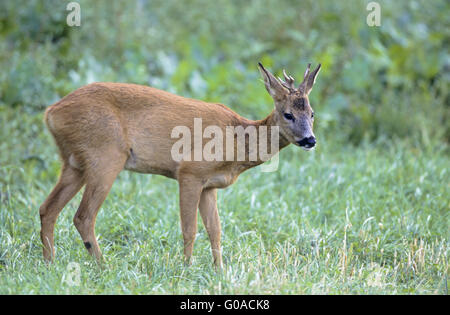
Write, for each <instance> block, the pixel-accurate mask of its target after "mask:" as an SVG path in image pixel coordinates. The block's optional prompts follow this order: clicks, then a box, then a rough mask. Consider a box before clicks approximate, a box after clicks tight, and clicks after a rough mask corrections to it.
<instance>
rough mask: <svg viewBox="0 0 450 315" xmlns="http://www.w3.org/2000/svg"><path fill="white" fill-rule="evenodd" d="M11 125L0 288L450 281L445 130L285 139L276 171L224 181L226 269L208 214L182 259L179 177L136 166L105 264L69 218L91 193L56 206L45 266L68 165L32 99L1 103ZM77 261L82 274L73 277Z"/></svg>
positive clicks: (266, 288) (422, 288)
mask: <svg viewBox="0 0 450 315" xmlns="http://www.w3.org/2000/svg"><path fill="white" fill-rule="evenodd" d="M317 123H320V120H318V122H317ZM0 134H1V139H0V152H1V154H0V294H11V293H13V294H16V293H19V294H31V293H34V294H36V293H40V294H54V293H58V294H65V293H86V294H92V293H102V294H109V293H133V294H136V293H137V294H155V293H157V294H160V293H168V294H172V293H180V294H190V293H193V294H247V293H250V294H321V293H328V294H353V293H357V294H448V289H447V285H448V284H447V283H448V255H449V216H448V215H449V208H450V204H449V196H450V186H449V180H448V179H449V166H450V163H449V155H448V148H447V146H446V145H445V144H443V145H442V144H441V145H438V144H435V145H430V146H428V147H424V148H420V149H418V148H417V146H415V145H412V144H411V143H409V142H406V141H400V140H399V141H395V140H394V141H382V140H379V141H378V142H374V143H363V144H361V145H359V146H358V147H353V146H351V145H346V144H344V143H340V142H339V141H335V140H334V139H335V137H333V138H328V137H327V135H326V134H319V135H318V141H319V145H318V148H317V150H315V151H313V152H304V151H303V150H300V149H298V148H295V147H288V148H287V149H285V150H283V151H282V153H281V156H280V168H279V170H278V171H277V172H274V173H262V172H260V170H259V168H256V169H253V170H250V171H248V172H246V173H243V174H242V175H241V176H240V178H239V179H238V181H237V182H236V183H235V184H234V185H232V186H230V187H229V188H227V189H225V190H221V191H220V192H219V212H220V216H221V221H222V228H223V236H222V237H223V255H224V264H225V266H224V269H223V271H222V272H221V273H217V272H216V271H215V270H214V268H213V265H212V258H211V253H210V247H209V241H208V237H207V234H206V232H205V229H204V228H203V225H202V224H201V222H199V232H198V235H197V241H196V244H195V248H194V261H193V264H192V266H190V267H185V266H184V265H183V256H182V237H181V231H180V224H179V213H178V196H177V193H178V188H177V184H176V182H175V181H173V180H169V179H166V178H164V177H161V176H154V175H140V174H133V173H128V172H123V173H121V174H120V176H119V178H118V179H117V180H116V182H115V184H114V186H113V189H112V191H111V193H110V194H109V196H108V198H107V200H106V201H105V203H104V204H103V206H102V209H101V211H100V213H99V215H98V218H97V225H96V233H97V237H98V240H99V244H100V247H101V248H102V250H103V254H104V256H105V259H106V263H105V264H104V266H103V268H100V267H98V266H97V265H96V263H95V262H94V261H93V260H92V259H91V258H90V257H89V256H88V254H87V251H86V250H85V248H84V246H83V244H82V242H81V238H80V237H79V235H78V232H77V231H76V229H75V227H74V226H73V224H72V217H73V215H74V213H75V211H76V208H77V206H78V204H79V202H80V195H77V197H76V198H74V200H72V201H71V202H70V203H69V204H68V205H67V206H66V208H65V209H64V211H63V212H62V213H61V216H60V217H59V219H58V222H57V226H56V231H55V241H56V259H55V262H54V263H53V264H52V265H50V266H47V265H46V264H45V263H44V262H43V260H42V257H41V243H40V239H39V229H40V222H39V214H38V209H39V206H40V204H41V203H42V202H43V200H44V199H45V198H46V196H47V194H48V193H49V192H50V190H51V189H52V187H53V185H54V184H55V182H56V179H57V176H58V173H59V162H58V157H57V153H56V147H55V146H54V144H53V141H52V139H51V137H50V135H49V133H48V132H47V131H45V130H44V126H43V123H42V115H41V114H34V113H29V112H27V111H25V109H19V108H16V109H12V108H6V107H5V108H3V109H2V108H0ZM71 262H75V263H78V264H79V267H80V271H81V281H80V284H79V285H78V286H70V285H69V284H68V283H67V281H66V280H67V279H68V277H69V275H70V270H69V269H68V266H69V264H70V263H71Z"/></svg>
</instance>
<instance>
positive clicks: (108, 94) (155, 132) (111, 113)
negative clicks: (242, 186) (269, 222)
mask: <svg viewBox="0 0 450 315" xmlns="http://www.w3.org/2000/svg"><path fill="white" fill-rule="evenodd" d="M259 70H260V72H261V75H262V76H263V78H264V83H265V86H266V89H267V91H268V92H269V94H270V95H271V96H272V98H273V100H274V104H275V109H274V110H273V111H272V113H271V114H270V115H269V116H267V117H266V118H264V119H262V120H257V121H252V120H248V119H245V118H243V117H241V116H239V115H238V114H236V113H235V112H233V111H232V110H230V109H229V108H227V107H226V106H224V105H221V104H212V103H206V102H202V101H199V100H194V99H189V98H184V97H181V96H177V95H174V94H171V93H168V92H165V91H161V90H158V89H155V88H151V87H147V86H141V85H135V84H122V83H92V84H89V85H87V86H84V87H81V88H79V89H78V90H76V91H74V92H72V93H70V94H69V95H67V96H65V97H64V98H63V99H61V100H60V101H59V102H57V103H55V104H54V105H52V106H50V107H49V108H48V109H47V110H46V112H45V122H46V124H47V126H48V129H49V130H50V132H51V133H52V135H53V137H54V139H55V142H56V144H57V145H58V148H59V152H60V155H61V158H62V169H61V175H60V178H59V180H58V183H57V184H56V186H55V188H54V189H53V191H52V192H51V193H50V195H49V196H48V197H47V199H46V200H45V202H44V203H43V204H42V206H41V207H40V209H39V213H40V218H41V240H42V243H43V254H44V258H45V259H46V260H47V261H51V260H52V259H53V257H54V254H55V251H54V237H53V232H54V227H55V222H56V219H57V217H58V215H59V213H60V212H61V210H62V209H63V207H64V206H65V205H66V204H67V203H68V202H69V201H70V200H71V199H72V198H73V197H74V196H75V194H76V193H77V192H78V191H79V190H80V189H81V187H82V186H84V185H86V188H85V191H84V193H83V197H82V200H81V204H80V206H79V208H78V210H77V212H76V214H75V217H74V219H73V222H74V224H75V226H76V228H77V230H78V232H79V233H80V235H81V238H82V239H83V242H84V245H85V246H86V248H87V250H88V251H89V253H90V254H91V255H93V256H95V257H96V258H97V259H98V260H101V257H102V256H101V251H100V248H99V246H98V244H97V240H96V237H95V233H94V225H95V220H96V216H97V213H98V210H99V208H100V206H101V204H102V203H103V201H104V200H105V198H106V196H107V195H108V192H109V191H110V189H111V186H112V184H113V182H114V180H115V179H116V177H117V175H118V174H119V173H120V171H122V170H123V169H127V170H131V171H135V172H140V173H152V174H160V175H164V176H167V177H169V178H173V179H176V180H177V181H178V183H179V194H180V196H179V197H180V198H179V199H180V217H181V229H182V234H183V238H184V255H185V259H186V262H187V263H189V262H190V258H191V255H192V250H193V246H194V240H195V236H196V233H197V209H199V210H200V215H201V217H202V219H203V223H204V225H205V227H206V230H207V232H208V236H209V238H210V241H211V249H212V254H213V258H214V263H215V264H216V266H221V265H222V255H221V248H220V236H221V235H220V234H221V229H220V221H219V214H218V211H217V189H218V188H224V187H227V186H229V185H231V184H232V183H233V182H234V181H235V180H236V178H237V177H238V176H239V174H240V173H242V172H243V171H245V170H247V169H249V168H251V167H254V166H256V165H259V164H261V163H263V161H261V160H260V159H258V160H257V161H235V160H233V161H210V162H207V161H184V160H181V161H175V160H174V159H173V158H171V148H172V146H173V144H174V142H175V141H176V139H172V138H171V131H172V130H173V128H174V127H176V126H187V127H189V128H191V129H192V125H193V121H194V118H202V120H203V125H215V126H219V127H220V128H222V129H224V130H225V127H226V126H243V127H246V126H256V127H259V126H278V127H279V147H278V148H277V150H276V151H277V152H278V151H279V150H280V149H282V148H284V147H285V146H287V145H288V144H290V143H294V144H296V145H298V146H300V147H302V148H304V149H306V150H309V149H311V148H313V147H314V146H315V144H316V140H315V137H314V133H313V130H312V127H313V120H314V113H313V110H312V108H311V106H310V104H309V100H308V94H309V93H310V91H311V89H312V87H313V84H314V82H315V79H316V76H317V74H318V72H319V70H320V64H319V65H318V67H317V68H316V69H315V70H313V71H310V65H308V68H307V70H306V72H305V74H304V78H303V82H302V83H301V84H300V85H299V86H298V87H296V86H294V78H292V77H291V76H288V75H287V74H286V73H285V72H284V77H285V81H283V80H281V79H277V78H275V77H274V76H273V75H272V74H271V73H270V72H269V71H267V70H266V69H265V68H264V67H263V66H262V65H261V63H259ZM257 130H259V128H257ZM247 144H248V143H247ZM245 150H248V145H246V146H245ZM272 153H273V154H275V152H272ZM246 154H247V155H248V152H246Z"/></svg>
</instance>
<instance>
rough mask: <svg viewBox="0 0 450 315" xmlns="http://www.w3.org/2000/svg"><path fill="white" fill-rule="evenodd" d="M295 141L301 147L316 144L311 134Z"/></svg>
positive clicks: (309, 146) (310, 146)
mask: <svg viewBox="0 0 450 315" xmlns="http://www.w3.org/2000/svg"><path fill="white" fill-rule="evenodd" d="M297 143H298V145H299V146H301V147H307V148H312V147H314V146H315V145H316V138H314V137H313V136H311V137H309V138H303V139H302V140H300V141H297Z"/></svg>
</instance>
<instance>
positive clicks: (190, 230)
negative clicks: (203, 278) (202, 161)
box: [179, 177, 202, 265]
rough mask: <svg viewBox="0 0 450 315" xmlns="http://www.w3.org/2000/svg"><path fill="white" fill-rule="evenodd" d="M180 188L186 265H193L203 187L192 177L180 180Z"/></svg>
mask: <svg viewBox="0 0 450 315" xmlns="http://www.w3.org/2000/svg"><path fill="white" fill-rule="evenodd" d="M179 186H180V218H181V231H182V233H183V240H184V257H185V264H186V265H189V264H190V263H191V256H192V251H193V249H194V242H195V236H196V234H197V211H198V205H199V200H200V194H201V191H202V185H201V183H200V182H199V181H197V180H196V179H195V178H192V177H183V178H180V179H179Z"/></svg>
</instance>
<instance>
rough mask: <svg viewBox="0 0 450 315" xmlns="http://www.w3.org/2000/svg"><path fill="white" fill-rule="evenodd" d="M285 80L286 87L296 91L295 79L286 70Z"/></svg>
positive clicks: (284, 73)
mask: <svg viewBox="0 0 450 315" xmlns="http://www.w3.org/2000/svg"><path fill="white" fill-rule="evenodd" d="M283 75H284V79H285V80H286V82H284V83H285V85H286V86H287V87H288V88H290V89H295V86H294V78H293V77H292V76H290V75H288V74H287V73H286V70H284V69H283Z"/></svg>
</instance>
